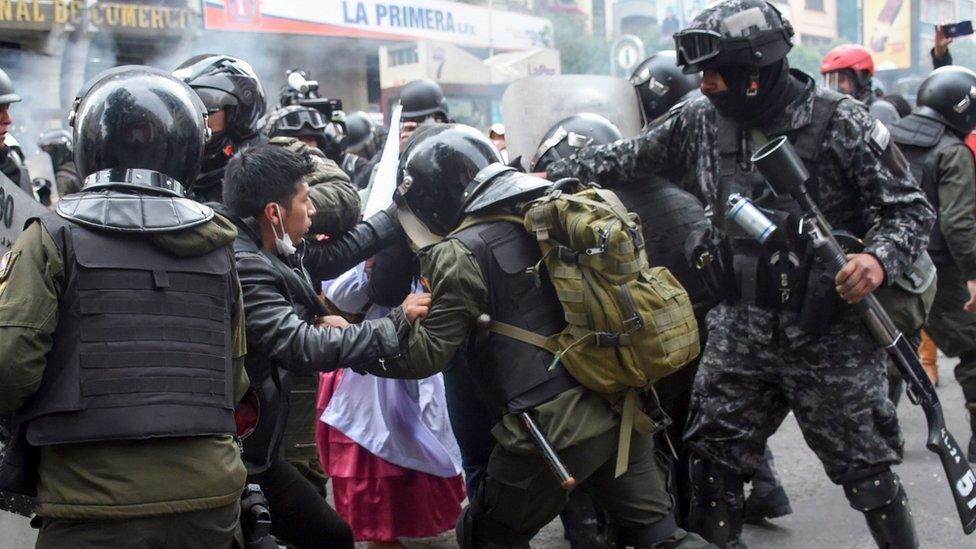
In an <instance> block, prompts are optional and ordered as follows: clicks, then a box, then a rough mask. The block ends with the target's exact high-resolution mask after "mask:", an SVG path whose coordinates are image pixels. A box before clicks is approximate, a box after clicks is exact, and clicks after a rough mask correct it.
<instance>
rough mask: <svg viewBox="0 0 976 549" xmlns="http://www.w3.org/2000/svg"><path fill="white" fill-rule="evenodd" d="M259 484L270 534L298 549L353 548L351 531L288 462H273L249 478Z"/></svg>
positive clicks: (280, 460)
mask: <svg viewBox="0 0 976 549" xmlns="http://www.w3.org/2000/svg"><path fill="white" fill-rule="evenodd" d="M247 482H248V483H253V484H260V485H261V489H262V490H263V491H264V497H265V498H267V500H268V509H269V510H270V511H271V533H272V534H273V535H274V536H275V537H276V538H278V539H279V540H281V541H285V542H287V543H288V544H289V545H293V546H295V547H297V548H298V549H304V548H306V547H308V548H316V549H317V548H320V547H341V548H349V549H352V547H353V534H352V528H350V527H349V525H348V524H347V523H346V521H344V520H342V517H340V516H339V515H338V513H336V512H335V509H333V508H332V507H330V506H329V503H328V502H327V501H326V500H325V498H324V497H322V495H321V494H319V492H318V491H317V490H316V489H315V486H313V485H312V483H311V482H309V481H308V479H306V478H305V477H303V476H302V474H301V473H299V472H298V470H297V469H295V467H293V466H292V465H291V464H290V463H288V462H287V461H285V460H283V459H281V458H275V460H274V461H273V462H272V463H271V467H269V468H268V469H267V470H266V471H264V472H262V473H259V474H256V475H249V476H248V477H247Z"/></svg>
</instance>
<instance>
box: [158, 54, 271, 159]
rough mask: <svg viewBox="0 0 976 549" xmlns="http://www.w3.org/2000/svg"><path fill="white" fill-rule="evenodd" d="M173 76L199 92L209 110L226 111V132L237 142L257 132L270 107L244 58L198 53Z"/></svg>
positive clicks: (178, 68)
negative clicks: (259, 122)
mask: <svg viewBox="0 0 976 549" xmlns="http://www.w3.org/2000/svg"><path fill="white" fill-rule="evenodd" d="M173 76H175V77H177V78H179V79H180V80H183V81H184V82H186V83H187V84H189V85H190V87H191V88H193V90H194V91H196V92H197V94H199V95H200V99H202V100H203V103H204V104H205V105H206V106H207V111H208V112H216V111H220V110H223V111H226V113H227V118H226V126H225V128H224V133H226V134H227V136H228V137H230V139H231V141H232V142H234V143H235V144H240V143H243V142H244V141H246V140H247V139H250V138H251V137H253V136H254V134H256V133H257V132H258V128H259V125H258V121H259V120H261V117H262V116H264V113H265V109H266V108H267V107H266V105H265V99H264V88H262V87H261V82H260V81H259V80H258V76H257V73H255V72H254V69H253V68H251V65H249V64H247V63H246V62H245V61H243V60H241V59H238V58H236V57H231V56H229V55H215V54H203V55H197V56H194V57H191V58H189V59H187V60H186V61H184V62H183V64H182V65H180V66H179V67H177V69H176V70H175V71H173Z"/></svg>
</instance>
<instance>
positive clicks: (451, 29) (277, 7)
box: [204, 0, 552, 50]
mask: <svg viewBox="0 0 976 549" xmlns="http://www.w3.org/2000/svg"><path fill="white" fill-rule="evenodd" d="M204 24H205V26H206V28H207V29H213V30H238V31H248V30H250V31H258V32H280V33H296V34H316V35H324V36H349V37H364V38H376V39H381V40H418V39H430V40H440V41H443V42H450V43H454V44H460V45H464V46H473V47H482V48H488V47H491V48H498V49H508V50H523V49H529V48H534V47H539V46H548V45H549V44H550V43H551V41H552V23H550V22H549V20H548V19H544V18H542V17H535V16H532V15H523V14H520V13H515V12H509V11H501V10H491V9H487V8H482V7H478V6H472V5H469V4H463V3H460V2H445V1H442V0H260V1H258V0H206V4H205V11H204Z"/></svg>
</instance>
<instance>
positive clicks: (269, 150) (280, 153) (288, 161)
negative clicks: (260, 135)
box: [224, 145, 315, 217]
mask: <svg viewBox="0 0 976 549" xmlns="http://www.w3.org/2000/svg"><path fill="white" fill-rule="evenodd" d="M314 169H315V167H314V165H313V164H312V160H311V158H309V157H307V156H305V155H301V154H298V153H294V152H291V151H289V150H288V149H285V148H283V147H278V146H275V145H258V146H256V147H250V148H247V149H244V150H243V151H241V152H239V153H237V154H236V155H234V157H233V158H231V159H230V162H228V163H227V170H226V171H225V172H224V204H225V205H226V206H227V207H228V208H229V209H230V211H231V212H233V213H234V215H237V216H240V217H258V216H260V215H261V212H262V211H263V210H264V207H265V206H266V205H267V204H268V203H269V202H278V203H279V204H283V205H287V204H288V202H289V200H290V199H291V197H292V195H294V194H295V192H296V191H297V186H298V185H297V184H298V181H299V180H300V179H301V178H302V177H305V176H306V175H308V174H310V173H312V171H313V170H314Z"/></svg>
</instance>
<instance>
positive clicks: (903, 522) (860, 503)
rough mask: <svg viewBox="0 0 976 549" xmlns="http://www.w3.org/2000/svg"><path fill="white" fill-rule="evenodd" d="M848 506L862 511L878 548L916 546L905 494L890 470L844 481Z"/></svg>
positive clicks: (908, 547)
mask: <svg viewBox="0 0 976 549" xmlns="http://www.w3.org/2000/svg"><path fill="white" fill-rule="evenodd" d="M844 493H845V494H846V495H847V499H848V501H850V503H851V507H853V508H855V509H857V510H858V511H861V512H862V513H864V518H865V519H866V520H867V523H868V529H869V530H870V531H871V537H873V538H874V541H875V543H877V544H878V547H879V548H880V549H915V548H917V547H918V536H917V535H916V533H915V521H914V519H913V518H912V511H911V509H910V508H909V507H908V497H907V496H906V495H905V488H904V487H902V485H901V482H900V481H899V480H898V476H897V475H895V474H894V473H892V472H891V471H884V472H882V473H879V474H876V475H872V476H870V477H867V478H862V479H859V480H857V481H855V482H852V483H848V484H845V485H844Z"/></svg>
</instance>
